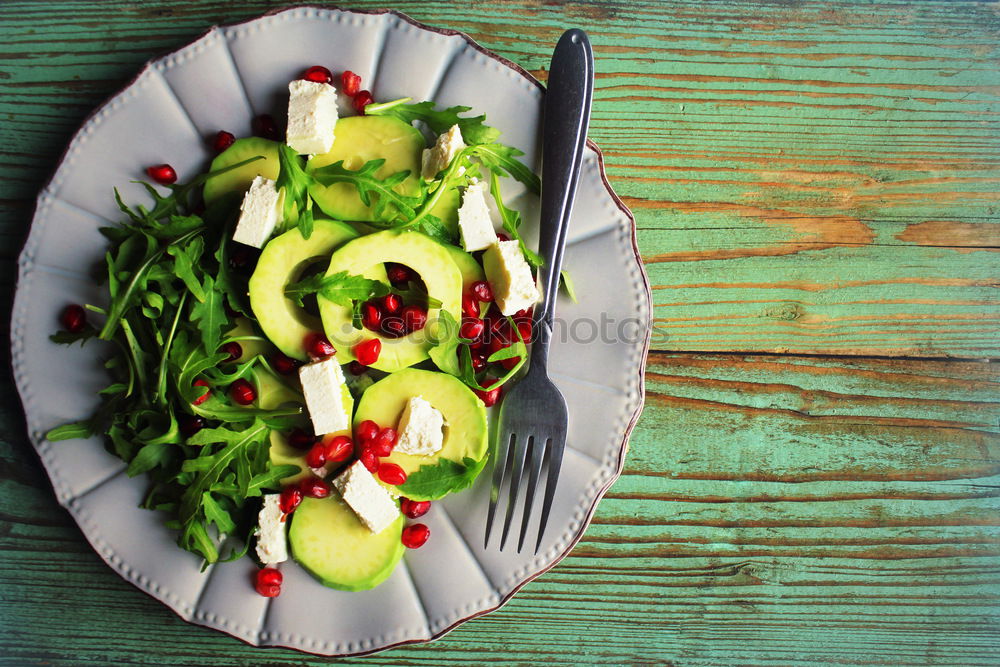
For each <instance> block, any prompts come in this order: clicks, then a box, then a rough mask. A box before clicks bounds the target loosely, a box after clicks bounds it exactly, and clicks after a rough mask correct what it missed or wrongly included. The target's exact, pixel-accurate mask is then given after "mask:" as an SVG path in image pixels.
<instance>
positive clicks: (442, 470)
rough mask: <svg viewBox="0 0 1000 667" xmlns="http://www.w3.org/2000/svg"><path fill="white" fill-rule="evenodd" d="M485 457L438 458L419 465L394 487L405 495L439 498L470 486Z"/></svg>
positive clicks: (480, 469)
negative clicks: (480, 458) (430, 463)
mask: <svg viewBox="0 0 1000 667" xmlns="http://www.w3.org/2000/svg"><path fill="white" fill-rule="evenodd" d="M486 458H487V457H483V459H482V460H481V461H476V460H474V459H471V458H469V457H465V458H464V459H462V463H458V462H456V461H452V460H450V459H440V460H439V461H438V462H437V463H436V464H434V465H426V464H425V465H422V466H420V469H419V470H417V471H416V472H413V473H410V475H409V476H408V477H407V478H406V481H405V482H403V483H402V484H400V485H399V486H398V487H396V488H398V489H399V490H400V492H402V493H403V495H405V496H415V497H419V498H440V497H441V496H443V495H445V494H448V493H454V492H455V491H461V490H462V489H465V488H468V487H470V486H472V483H473V482H474V481H476V477H477V476H478V475H479V473H480V472H481V471H482V469H483V467H484V466H485V465H486Z"/></svg>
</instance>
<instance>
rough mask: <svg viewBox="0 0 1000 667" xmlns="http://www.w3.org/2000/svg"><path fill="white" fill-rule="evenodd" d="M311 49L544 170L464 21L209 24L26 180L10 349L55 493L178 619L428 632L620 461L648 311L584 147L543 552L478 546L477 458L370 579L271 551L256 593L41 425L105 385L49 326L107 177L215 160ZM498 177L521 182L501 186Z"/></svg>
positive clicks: (311, 631)
mask: <svg viewBox="0 0 1000 667" xmlns="http://www.w3.org/2000/svg"><path fill="white" fill-rule="evenodd" d="M317 63H318V64H325V65H327V66H329V67H331V68H332V69H336V70H340V69H351V70H353V71H355V72H357V73H358V74H360V75H361V77H362V80H363V81H364V83H365V85H368V84H371V89H372V92H373V93H374V96H375V99H376V100H389V99H395V98H398V97H403V96H410V97H413V98H414V99H417V100H423V99H432V100H434V101H436V102H437V103H438V105H441V106H450V105H454V104H466V105H470V106H473V107H474V109H475V111H476V112H477V113H479V112H485V113H486V114H487V119H488V122H489V124H491V125H494V126H496V127H498V128H499V129H501V130H502V131H503V137H502V141H504V142H505V143H507V144H511V145H514V146H517V147H519V148H521V149H523V150H524V151H525V152H526V155H525V157H524V158H523V159H524V160H525V161H526V162H527V163H528V164H529V165H533V166H534V168H535V169H536V170H537V169H538V164H537V160H538V155H539V145H538V135H539V115H540V110H541V99H542V92H543V89H542V87H541V86H540V84H539V83H538V82H537V81H536V80H535V79H534V78H532V77H531V76H530V75H529V74H528V73H527V72H525V71H524V70H523V69H521V68H520V67H518V66H516V65H514V64H513V63H510V62H508V61H506V60H504V59H503V58H500V57H499V56H497V55H495V54H492V53H490V52H488V51H486V50H485V49H483V48H482V47H480V46H479V45H477V44H476V43H475V42H473V41H472V40H471V39H470V38H469V37H467V36H465V35H463V34H461V33H457V32H454V31H448V30H438V29H432V28H428V27H426V26H423V25H421V24H418V23H416V22H414V21H412V20H410V19H409V18H407V17H405V16H403V15H401V14H397V13H395V12H389V11H382V12H373V13H360V12H347V11H337V10H325V9H316V8H308V7H307V8H298V9H292V10H288V11H283V12H279V13H274V14H269V15H265V16H263V17H261V18H259V19H256V20H253V21H249V22H247V23H242V24H238V25H234V26H229V27H224V28H213V29H211V30H210V31H209V32H208V33H207V34H206V35H205V36H203V37H202V38H201V39H199V40H197V41H195V42H194V43H192V44H190V45H189V46H187V47H185V48H183V49H181V50H179V51H177V52H175V53H172V54H170V55H168V56H166V57H163V58H160V59H158V60H155V61H153V62H151V63H149V64H148V65H147V66H146V67H144V68H143V70H142V71H141V72H140V73H139V75H138V76H137V77H136V78H135V80H134V81H133V82H132V83H131V84H129V86H128V87H127V88H125V89H124V90H123V91H122V92H121V93H119V94H118V95H116V96H114V97H113V98H112V99H111V100H109V101H108V102H107V103H106V104H105V105H104V106H102V107H101V108H100V109H99V110H97V111H96V112H95V113H94V115H93V116H92V117H91V118H90V119H89V120H88V121H87V122H86V123H85V124H84V125H83V127H82V128H81V129H80V130H79V132H77V134H76V136H75V137H74V138H73V140H72V142H71V143H70V145H69V147H68V149H67V151H66V154H65V156H64V158H63V160H62V163H61V164H60V165H59V167H58V169H57V170H56V172H55V174H54V175H53V177H52V180H51V181H50V182H49V184H48V185H47V187H46V188H45V189H44V190H43V191H42V193H41V194H40V195H39V197H38V204H37V210H36V212H35V217H34V221H33V223H32V227H31V233H30V235H29V237H28V240H27V243H26V244H25V247H24V250H23V252H22V254H21V257H20V261H19V269H20V271H19V278H18V286H17V294H16V297H15V301H14V312H13V317H12V325H11V347H12V355H13V365H14V374H15V377H16V381H17V387H18V391H19V392H20V395H21V400H22V402H23V404H24V410H25V414H26V416H27V423H28V430H29V433H30V436H31V441H32V443H33V444H34V446H35V447H36V449H37V450H38V453H39V455H40V457H41V459H42V462H43V463H44V465H45V468H46V470H47V471H48V474H49V477H50V478H51V479H52V483H53V486H54V487H55V492H56V494H57V496H58V499H59V502H60V503H61V504H62V505H64V506H65V507H66V508H67V509H68V510H69V511H70V513H71V514H72V515H73V517H74V518H75V519H76V521H77V523H78V524H79V525H80V528H81V529H82V530H83V532H84V534H85V535H86V537H87V539H88V540H89V541H90V543H91V544H92V545H93V547H94V549H95V550H97V552H98V553H99V554H100V555H101V557H102V558H104V560H105V561H107V562H108V564H109V565H110V566H111V567H113V568H114V569H115V570H116V571H117V572H118V573H119V574H120V575H121V576H122V577H124V578H125V579H127V580H128V581H130V582H132V583H133V584H135V585H136V586H138V587H139V588H140V589H142V590H143V591H146V592H147V593H149V594H150V595H152V596H154V597H156V598H157V599H159V600H162V601H163V602H164V603H165V604H167V605H168V606H169V607H170V608H171V609H173V610H174V611H175V612H176V613H177V614H178V615H180V616H181V617H182V618H184V619H186V620H189V621H192V622H195V623H199V624H202V625H206V626H209V627H213V628H217V629H219V630H222V631H224V632H227V633H229V634H232V635H234V636H236V637H239V638H240V639H242V640H244V641H247V642H249V643H251V644H256V645H277V646H287V647H292V648H296V649H301V650H304V651H309V652H312V653H318V654H326V655H348V654H362V653H369V652H373V651H378V650H381V649H385V648H388V647H391V646H396V645H399V644H404V643H410V642H420V641H428V640H431V639H434V638H437V637H440V636H441V635H443V634H444V633H446V632H448V631H449V630H450V629H452V628H454V627H455V626H456V625H458V624H460V623H462V622H463V621H465V620H468V619H470V618H473V617H475V616H478V615H481V614H484V613H487V612H489V611H492V610H494V609H496V608H498V607H499V606H500V605H502V604H503V603H504V602H506V601H507V600H508V599H510V597H511V596H512V595H513V594H514V593H515V592H516V591H517V590H518V589H519V588H520V587H521V586H523V585H524V584H525V583H526V582H528V581H529V580H531V579H532V578H534V577H536V576H538V575H539V574H541V573H542V572H544V571H546V570H547V569H549V568H550V567H552V566H553V565H554V564H555V563H557V562H558V561H559V560H560V559H561V558H562V557H564V556H565V555H566V554H567V553H568V552H569V550H570V549H571V548H572V547H573V545H574V544H576V542H577V541H578V540H579V539H580V537H581V536H582V535H583V531H584V529H585V528H586V526H587V523H588V521H589V520H590V517H591V515H592V513H593V512H594V509H595V507H596V505H597V502H598V500H599V499H600V497H601V495H602V494H603V493H604V491H606V490H607V488H608V487H609V486H610V485H611V483H612V482H613V481H614V480H615V479H616V478H617V477H618V475H619V474H620V472H621V468H622V465H623V462H624V456H625V450H626V447H627V438H628V434H629V432H630V431H631V428H632V426H633V425H634V423H635V420H636V418H637V417H638V414H639V411H640V409H641V406H642V398H643V384H642V371H643V366H644V362H645V353H646V348H647V345H648V340H649V337H648V331H649V324H650V310H651V309H650V297H649V287H648V284H647V281H646V277H645V274H644V273H643V270H642V265H641V262H640V260H639V257H638V253H637V251H636V247H635V226H634V222H633V221H632V218H631V215H630V214H629V212H628V210H627V209H626V208H625V206H624V205H623V204H622V203H621V201H620V200H619V199H618V198H617V197H616V196H615V194H614V192H613V191H612V190H611V187H610V186H609V185H608V183H607V181H606V180H605V178H604V170H603V165H602V162H601V155H600V153H599V152H598V151H597V148H596V146H594V145H593V144H590V146H589V149H588V151H587V153H586V154H585V156H584V161H583V173H582V176H581V179H580V188H579V195H578V198H577V202H576V208H575V210H574V214H573V219H572V222H571V225H570V231H569V240H568V247H567V251H566V258H565V266H566V268H567V269H568V270H569V271H570V272H571V273H572V275H573V278H574V281H575V283H576V288H577V291H578V293H579V296H580V303H579V304H577V305H574V304H572V303H570V302H569V301H568V300H564V301H561V302H560V303H559V306H558V309H557V311H558V317H559V318H560V319H562V320H563V322H564V325H565V326H563V328H562V329H563V331H565V332H566V333H568V334H572V335H571V336H569V338H570V340H564V341H560V340H558V338H557V340H556V341H555V342H554V344H553V348H552V352H551V362H550V368H551V371H552V375H553V377H554V379H555V380H556V384H558V385H559V387H560V389H561V390H562V392H563V394H564V395H565V397H566V400H567V403H568V404H569V413H570V427H569V438H568V449H567V451H566V455H565V461H564V464H563V466H564V467H563V471H562V476H561V479H560V483H559V488H558V492H557V495H556V501H555V505H554V507H553V511H552V516H551V518H550V522H549V530H548V531H547V537H546V539H545V541H544V542H543V544H542V549H541V550H540V552H539V554H538V555H534V554H531V553H523V554H520V555H518V554H517V553H515V552H514V551H513V550H512V549H511V548H510V547H508V550H507V551H505V552H502V553H501V552H499V551H497V549H496V546H495V543H494V544H492V545H491V547H490V549H484V548H483V524H484V519H485V513H486V505H487V502H486V500H487V492H488V486H489V479H488V478H489V474H483V475H481V476H480V479H479V481H478V483H477V484H476V485H475V486H474V487H473V488H472V489H470V490H468V491H466V492H464V493H462V494H459V495H457V496H453V497H450V498H447V499H445V500H443V501H441V502H438V503H435V505H434V508H433V509H432V511H431V512H430V513H429V514H428V515H427V517H426V522H427V523H428V524H429V526H430V528H431V531H432V535H433V536H432V538H431V540H430V541H429V542H428V543H427V544H426V545H425V546H424V547H423V548H421V549H417V550H410V551H408V552H407V554H406V557H405V559H404V561H403V562H402V564H401V565H400V566H399V567H397V568H396V571H395V572H394V573H393V575H392V576H391V577H390V578H389V579H388V580H387V581H386V582H385V583H383V584H382V585H380V586H379V587H377V588H375V589H374V590H371V591H366V592H361V593H347V592H341V591H335V590H332V589H329V588H325V587H323V586H322V585H320V584H319V583H318V582H317V581H316V580H314V579H313V578H312V577H310V576H309V575H308V574H307V573H306V572H305V571H304V570H302V569H301V568H299V567H298V566H296V565H295V564H294V563H291V562H289V563H286V564H284V565H283V566H282V570H283V572H284V574H285V582H286V583H285V585H284V586H283V593H282V595H281V596H280V597H278V598H274V599H267V598H263V597H260V596H259V595H257V594H256V593H255V592H254V590H253V587H252V585H251V584H250V577H251V574H252V572H253V570H254V566H253V565H252V563H251V561H250V560H247V559H243V560H241V561H237V562H235V563H227V564H219V565H215V566H213V567H210V568H208V569H207V570H205V571H204V572H202V571H200V565H201V563H200V559H199V558H197V557H195V556H194V555H192V554H189V553H187V552H184V551H182V550H180V549H179V548H178V547H177V546H176V545H175V543H174V539H175V536H174V535H173V534H172V532H171V531H169V530H167V529H166V528H165V527H164V526H163V520H164V516H163V515H162V514H159V513H155V512H150V511H147V510H142V509H139V508H138V507H137V503H138V502H139V499H140V497H141V495H142V493H143V491H144V486H145V482H144V480H143V479H142V478H137V479H130V478H128V477H127V476H125V474H124V465H123V464H122V462H121V461H120V460H118V459H117V458H115V457H113V456H111V455H109V454H108V453H107V452H106V451H105V449H104V446H103V443H102V441H101V440H100V439H99V438H93V439H90V440H73V441H66V442H59V443H51V442H48V441H46V440H45V439H44V433H45V432H46V431H47V430H48V429H50V428H52V427H53V426H56V425H58V424H61V423H64V422H67V421H72V420H77V419H80V418H83V417H85V416H88V415H89V414H90V412H91V410H92V408H93V407H94V405H95V404H96V401H97V398H96V391H97V390H98V389H99V388H100V387H101V386H103V384H104V374H103V372H102V370H101V368H100V366H99V363H98V361H97V356H98V352H99V351H98V349H97V348H96V347H95V346H94V345H93V344H88V346H87V347H85V348H82V349H81V347H80V346H78V345H77V346H72V347H66V346H58V345H54V344H51V343H50V342H49V341H48V338H47V337H48V335H49V334H50V333H52V331H53V330H54V329H55V328H56V315H57V313H58V312H59V311H60V310H61V308H62V307H63V306H64V305H66V304H67V303H102V301H103V299H102V296H101V293H100V291H99V289H98V288H97V287H96V286H95V285H94V284H93V283H92V281H91V280H90V279H89V278H88V275H89V271H90V268H91V267H92V266H93V265H94V263H95V262H97V261H99V260H100V258H101V257H102V256H103V247H104V239H103V237H101V236H100V235H99V234H98V231H97V229H98V227H99V226H103V225H107V224H109V223H110V222H112V221H116V220H118V219H119V217H120V216H119V212H118V210H117V208H116V206H115V203H114V201H113V199H112V187H114V186H118V187H119V188H120V189H121V190H122V195H123V197H124V199H125V201H130V202H145V201H146V198H145V195H144V193H143V192H142V191H141V190H140V187H139V186H137V185H134V184H132V183H131V181H133V180H134V179H138V178H144V175H143V169H144V167H145V166H147V165H150V164H158V163H161V162H167V163H170V164H171V165H173V166H174V167H175V168H176V169H177V171H178V173H179V174H181V180H184V178H185V176H186V175H187V176H190V175H193V174H195V173H197V172H198V171H199V170H201V169H203V168H204V166H205V165H206V164H207V162H208V160H209V159H210V157H211V156H210V154H209V151H208V149H207V144H206V141H205V139H206V137H210V136H212V135H214V134H215V133H216V132H217V131H218V130H220V129H229V130H231V131H233V132H236V133H237V134H245V129H247V128H249V123H250V119H251V118H252V117H253V116H254V115H256V114H259V113H273V114H275V116H276V117H280V116H281V115H282V111H283V108H284V105H285V103H286V102H285V101H284V100H283V99H282V92H283V91H284V90H286V85H287V82H288V81H289V80H291V79H293V78H295V77H296V76H298V74H299V73H300V72H301V71H302V70H303V69H304V68H305V67H308V66H309V65H313V64H317ZM241 130H242V131H241ZM505 192H508V193H515V191H514V189H513V187H512V184H508V186H507V188H506V190H505ZM515 194H516V193H515ZM514 203H515V205H517V206H518V207H519V208H521V209H522V211H523V212H524V214H525V215H526V227H527V228H528V233H529V235H530V236H533V235H534V230H536V229H537V224H538V219H537V212H536V208H535V204H536V203H537V202H536V201H534V198H533V197H532V196H529V195H528V194H526V193H524V192H523V189H522V192H521V194H520V195H519V196H517V197H516V198H515V200H514ZM609 321H610V322H613V323H614V325H615V326H617V327H618V329H619V332H618V334H614V333H612V335H604V336H600V334H599V333H597V332H599V330H600V329H602V328H603V329H605V330H610V331H614V329H615V326H612V327H610V328H609V327H608V326H607V324H606V323H607V322H609ZM557 335H558V334H557Z"/></svg>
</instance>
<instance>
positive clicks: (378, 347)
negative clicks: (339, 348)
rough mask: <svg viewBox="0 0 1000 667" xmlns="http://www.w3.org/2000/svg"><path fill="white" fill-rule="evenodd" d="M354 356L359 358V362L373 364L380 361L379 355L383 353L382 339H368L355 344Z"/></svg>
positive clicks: (367, 364) (366, 364)
mask: <svg viewBox="0 0 1000 667" xmlns="http://www.w3.org/2000/svg"><path fill="white" fill-rule="evenodd" d="M353 352H354V356H356V357H357V358H358V363H360V364H364V365H365V366H371V365H372V364H374V363H375V362H376V361H378V355H380V354H381V353H382V341H380V340H379V339H378V338H372V339H370V340H366V341H364V342H363V343H358V344H357V345H355V346H354V350H353Z"/></svg>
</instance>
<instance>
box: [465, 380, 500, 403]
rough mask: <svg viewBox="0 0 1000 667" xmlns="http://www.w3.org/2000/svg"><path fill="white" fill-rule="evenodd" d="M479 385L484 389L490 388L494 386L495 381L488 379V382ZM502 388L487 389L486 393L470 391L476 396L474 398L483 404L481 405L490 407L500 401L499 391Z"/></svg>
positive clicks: (476, 390) (475, 390)
mask: <svg viewBox="0 0 1000 667" xmlns="http://www.w3.org/2000/svg"><path fill="white" fill-rule="evenodd" d="M479 384H481V385H482V386H484V387H492V386H493V385H494V384H496V380H495V379H493V378H490V379H489V380H484V381H482V382H480V383H479ZM502 388H503V387H497V388H496V389H488V390H487V391H480V390H478V389H473V390H472V391H473V392H474V393H475V394H476V396H478V397H479V400H481V401H482V402H483V405H485V406H486V407H490V406H493V405H496V402H497V401H498V400H500V390H501V389H502Z"/></svg>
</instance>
